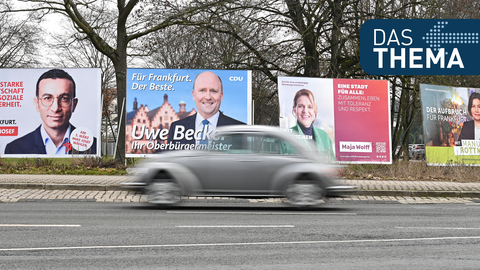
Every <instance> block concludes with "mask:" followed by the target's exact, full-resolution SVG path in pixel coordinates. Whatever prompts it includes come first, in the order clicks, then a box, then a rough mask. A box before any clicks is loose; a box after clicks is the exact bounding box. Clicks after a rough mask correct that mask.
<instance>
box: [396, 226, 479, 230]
mask: <svg viewBox="0 0 480 270" xmlns="http://www.w3.org/2000/svg"><path fill="white" fill-rule="evenodd" d="M395 228H397V229H418V230H480V228H461V227H458V228H455V227H395Z"/></svg>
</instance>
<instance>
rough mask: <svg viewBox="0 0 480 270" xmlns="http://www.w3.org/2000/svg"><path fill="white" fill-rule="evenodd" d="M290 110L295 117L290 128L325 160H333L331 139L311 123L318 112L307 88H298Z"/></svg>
mask: <svg viewBox="0 0 480 270" xmlns="http://www.w3.org/2000/svg"><path fill="white" fill-rule="evenodd" d="M292 112H293V115H294V116H295V118H297V124H296V125H295V126H293V127H291V128H290V129H291V130H293V131H295V132H297V133H298V134H299V135H300V138H301V139H302V140H304V141H305V142H306V143H307V144H309V146H310V147H311V148H313V149H316V150H317V151H318V152H319V153H320V155H322V156H323V157H325V158H326V159H327V160H332V161H333V160H335V154H334V153H333V144H332V140H331V139H330V137H329V136H328V134H327V133H326V132H325V131H324V130H322V129H319V128H316V127H315V126H314V125H313V123H314V122H315V120H316V119H317V112H318V106H317V101H316V99H315V96H314V94H313V92H312V91H310V90H308V89H302V90H299V91H298V92H297V93H296V94H295V96H294V98H293V110H292Z"/></svg>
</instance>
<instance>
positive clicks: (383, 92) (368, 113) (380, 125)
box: [278, 77, 392, 164]
mask: <svg viewBox="0 0 480 270" xmlns="http://www.w3.org/2000/svg"><path fill="white" fill-rule="evenodd" d="M278 91H279V101H280V128H282V129H285V130H286V131H288V132H294V133H298V134H299V135H300V136H299V137H298V138H300V139H302V140H303V141H304V143H305V145H308V146H309V147H311V148H312V150H315V151H317V152H318V153H319V154H320V155H322V156H324V157H325V158H326V160H329V161H332V162H338V163H360V164H367V163H371V164H390V163H391V162H392V161H391V160H392V159H391V139H390V138H391V136H390V135H391V134H390V106H389V102H390V98H389V83H388V81H376V80H352V79H325V78H305V77H279V79H278Z"/></svg>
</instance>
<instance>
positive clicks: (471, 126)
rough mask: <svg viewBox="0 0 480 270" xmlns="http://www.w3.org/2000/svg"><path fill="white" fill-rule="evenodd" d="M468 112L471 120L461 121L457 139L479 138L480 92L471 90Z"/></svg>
mask: <svg viewBox="0 0 480 270" xmlns="http://www.w3.org/2000/svg"><path fill="white" fill-rule="evenodd" d="M468 113H469V114H470V115H471V116H472V118H473V120H471V121H466V122H465V123H463V128H462V131H461V133H460V137H458V140H459V142H460V144H461V141H462V140H480V93H477V92H473V93H472V94H471V95H470V98H469V99H468Z"/></svg>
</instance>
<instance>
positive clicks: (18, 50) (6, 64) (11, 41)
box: [0, 1, 42, 68]
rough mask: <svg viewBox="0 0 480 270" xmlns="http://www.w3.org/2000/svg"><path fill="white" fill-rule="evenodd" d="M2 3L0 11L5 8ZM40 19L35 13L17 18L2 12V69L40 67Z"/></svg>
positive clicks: (0, 41)
mask: <svg viewBox="0 0 480 270" xmlns="http://www.w3.org/2000/svg"><path fill="white" fill-rule="evenodd" d="M5 3H6V2H5V1H2V2H0V10H2V9H4V8H5ZM39 21H40V18H39V17H38V16H37V14H35V13H34V12H30V13H28V14H26V15H25V17H24V18H17V17H16V16H14V15H13V14H11V13H2V12H0V68H20V67H23V68H25V67H35V66H37V65H38V57H39V51H38V48H39V45H41V43H42V40H41V38H40V37H41V31H40V28H39V27H38V22H39Z"/></svg>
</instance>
